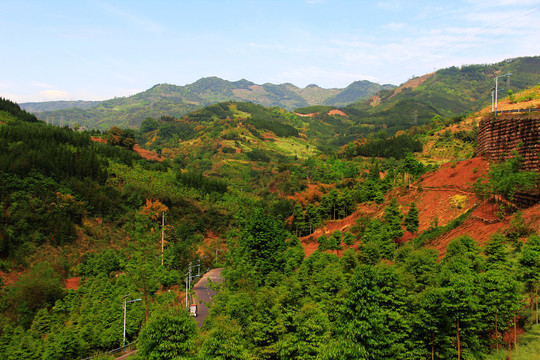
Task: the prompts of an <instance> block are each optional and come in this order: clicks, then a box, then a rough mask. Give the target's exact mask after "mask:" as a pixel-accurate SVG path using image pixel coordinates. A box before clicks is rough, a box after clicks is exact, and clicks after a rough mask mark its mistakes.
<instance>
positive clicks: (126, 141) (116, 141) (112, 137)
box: [107, 126, 135, 150]
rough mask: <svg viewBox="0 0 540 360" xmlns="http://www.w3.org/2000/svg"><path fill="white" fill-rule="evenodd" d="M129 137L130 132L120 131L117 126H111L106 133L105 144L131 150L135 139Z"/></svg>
mask: <svg viewBox="0 0 540 360" xmlns="http://www.w3.org/2000/svg"><path fill="white" fill-rule="evenodd" d="M131 135H132V134H131V133H130V132H128V131H125V130H122V129H120V128H119V127H117V126H113V127H112V128H110V129H109V131H107V144H109V145H117V146H121V147H125V148H128V149H129V150H132V149H133V146H135V139H134V138H133V136H131Z"/></svg>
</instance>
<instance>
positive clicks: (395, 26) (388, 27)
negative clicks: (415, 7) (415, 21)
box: [381, 22, 407, 30]
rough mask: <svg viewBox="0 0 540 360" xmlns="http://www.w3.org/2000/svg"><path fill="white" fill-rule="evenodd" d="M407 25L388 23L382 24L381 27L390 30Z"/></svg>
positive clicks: (399, 28)
mask: <svg viewBox="0 0 540 360" xmlns="http://www.w3.org/2000/svg"><path fill="white" fill-rule="evenodd" d="M406 26H407V25H406V24H404V23H395V22H393V23H389V24H386V25H382V26H381V28H383V29H389V30H401V29H403V28H405V27H406Z"/></svg>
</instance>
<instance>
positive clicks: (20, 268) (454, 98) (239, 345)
mask: <svg viewBox="0 0 540 360" xmlns="http://www.w3.org/2000/svg"><path fill="white" fill-rule="evenodd" d="M510 71H511V72H512V82H511V84H512V89H514V90H513V91H512V92H511V93H507V95H504V96H502V95H501V97H500V100H499V102H498V109H499V110H500V111H504V110H511V109H520V110H524V112H520V113H519V114H513V113H509V114H502V115H499V116H497V117H495V116H494V114H493V112H492V111H491V104H490V98H491V97H490V92H489V88H490V86H492V82H493V74H495V73H502V72H510ZM539 84H540V57H523V58H516V59H511V60H507V61H503V62H500V63H497V64H490V65H466V66H461V67H459V68H458V67H451V68H446V69H440V70H438V71H436V72H435V73H433V74H427V75H425V76H420V77H414V78H412V79H410V81H408V82H406V83H404V84H401V85H400V86H399V87H395V86H388V85H378V84H374V83H371V82H367V81H357V82H354V83H353V84H351V85H350V86H349V87H347V88H345V89H322V88H319V87H318V86H316V85H310V86H308V87H306V88H303V89H300V88H298V87H296V86H294V85H292V84H283V85H273V84H264V85H257V84H254V83H251V82H249V81H247V80H240V81H237V82H229V81H226V80H222V79H219V78H215V77H212V78H204V79H201V80H199V81H197V82H195V83H193V84H189V85H186V86H184V87H179V86H174V85H167V84H161V85H156V86H154V87H153V88H151V89H149V90H147V91H146V92H143V93H139V94H136V95H133V96H131V97H127V98H117V99H112V100H106V101H102V102H98V103H96V104H94V103H85V104H86V105H84V106H83V107H84V108H81V107H79V108H75V107H73V108H63V109H61V108H57V109H54V106H62V107H63V106H64V105H65V104H62V105H61V104H56V105H55V104H42V105H43V106H42V107H39V106H37V105H35V104H33V105H28V106H27V107H25V106H22V105H21V106H19V105H18V104H16V103H14V102H12V101H10V100H8V99H0V275H1V278H0V279H1V280H0V293H1V297H0V311H1V315H0V318H1V319H2V320H1V325H0V357H2V358H17V359H36V358H39V359H84V358H89V357H92V358H94V359H112V358H113V356H112V355H111V354H110V353H109V351H110V350H112V349H116V348H118V347H120V346H121V344H122V342H123V331H124V323H123V318H122V315H123V314H125V313H124V311H126V313H127V319H128V320H127V323H126V325H125V335H126V338H127V342H128V343H129V344H130V347H132V348H136V349H137V353H136V355H134V356H133V357H130V359H131V358H135V359H137V358H138V359H150V358H192V359H225V358H226V359H236V358H238V359H277V358H283V359H434V358H437V359H450V358H452V359H453V358H456V357H458V358H459V357H461V358H463V359H486V360H496V359H503V358H505V357H506V356H512V359H514V358H517V359H525V358H526V356H534V354H536V353H537V352H538V349H539V348H540V343H539V342H538V340H537V339H535V338H534V336H535V334H537V333H538V331H539V329H540V328H539V326H540V325H539V324H538V313H539V311H538V294H537V290H538V280H540V278H539V275H538V274H540V236H539V233H538V231H539V229H540V204H539V203H538V200H537V199H538V196H539V194H540V190H539V185H540V180H539V174H540V168H539V164H540V162H539V159H538V154H539V153H538V151H537V149H538V145H539V144H538V141H539V140H538V139H539V137H538V136H539V133H540V127H539V125H538V124H539V119H540V115H539V113H538V112H530V113H529V112H526V110H528V109H537V108H540V88H539ZM473 85H474V86H473ZM73 105H75V106H78V105H80V104H79V103H74V104H73ZM31 106H34V107H33V108H32V107H31ZM24 109H27V110H24ZM31 109H34V110H32V111H30V110H31ZM60 124H62V125H69V126H62V127H60V126H57V125H60ZM516 124H517V125H516ZM514 126H517V129H518V130H519V129H521V132H519V134H518V131H517V130H512V131H507V130H506V129H507V128H511V129H514ZM501 129H502V130H501ZM492 134H503V135H497V136H495V135H492ZM488 135H489V136H488ZM527 199H528V200H527ZM531 199H532V200H531ZM199 263H200V270H201V272H202V273H205V272H207V271H212V269H218V268H219V269H223V270H222V273H221V277H222V279H223V282H219V283H218V282H217V281H216V283H214V284H212V285H211V287H212V289H213V291H215V292H216V294H215V295H213V296H212V306H210V309H209V315H208V317H207V318H206V319H205V320H204V323H200V324H197V323H196V321H195V320H196V319H194V318H193V317H191V316H190V315H189V312H188V311H187V309H186V306H185V304H186V292H185V289H186V279H187V276H188V274H189V273H190V272H189V271H190V269H191V268H192V267H193V264H199ZM214 271H215V270H214ZM188 286H189V282H188ZM128 294H129V299H131V300H135V299H140V300H137V301H133V302H131V303H129V304H128V305H127V308H126V309H123V306H126V305H125V304H124V303H123V299H126V296H128ZM205 301H206V300H205ZM520 349H521V350H520ZM518 351H522V352H524V353H518ZM514 355H515V356H514ZM516 356H522V357H521V358H520V357H516Z"/></svg>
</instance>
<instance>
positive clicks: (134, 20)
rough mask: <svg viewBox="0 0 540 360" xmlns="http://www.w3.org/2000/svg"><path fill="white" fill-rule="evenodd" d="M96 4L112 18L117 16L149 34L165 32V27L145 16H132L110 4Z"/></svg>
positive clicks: (99, 2)
mask: <svg viewBox="0 0 540 360" xmlns="http://www.w3.org/2000/svg"><path fill="white" fill-rule="evenodd" d="M94 4H95V5H97V6H98V7H100V8H101V9H102V10H104V11H105V12H106V13H108V14H110V15H112V16H115V17H117V18H119V19H121V20H123V21H125V22H127V23H131V24H132V25H135V26H137V27H139V28H141V29H144V30H145V31H147V32H150V33H156V34H160V33H163V31H164V29H163V26H162V25H161V24H159V23H157V22H155V21H152V20H150V19H147V18H145V17H143V16H140V15H137V14H132V13H129V12H127V11H125V10H123V9H119V8H117V7H116V6H114V5H112V4H110V3H107V2H102V1H96V2H94Z"/></svg>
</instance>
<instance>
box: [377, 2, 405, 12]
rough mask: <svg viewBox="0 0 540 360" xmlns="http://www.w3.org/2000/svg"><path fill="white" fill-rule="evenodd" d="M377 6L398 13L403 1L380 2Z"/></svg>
mask: <svg viewBox="0 0 540 360" xmlns="http://www.w3.org/2000/svg"><path fill="white" fill-rule="evenodd" d="M377 6H378V7H380V8H381V9H383V10H392V11H397V10H399V9H401V7H402V3H401V1H379V2H378V3H377Z"/></svg>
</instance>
